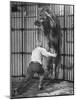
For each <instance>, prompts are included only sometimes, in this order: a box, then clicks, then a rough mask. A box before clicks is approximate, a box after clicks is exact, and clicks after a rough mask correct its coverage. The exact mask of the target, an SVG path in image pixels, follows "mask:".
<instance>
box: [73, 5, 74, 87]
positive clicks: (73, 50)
mask: <svg viewBox="0 0 76 100" xmlns="http://www.w3.org/2000/svg"><path fill="white" fill-rule="evenodd" d="M73 81H74V5H73ZM73 86H74V85H73Z"/></svg>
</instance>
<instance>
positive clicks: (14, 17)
mask: <svg viewBox="0 0 76 100" xmlns="http://www.w3.org/2000/svg"><path fill="white" fill-rule="evenodd" d="M36 17H37V16H24V19H25V18H36ZM11 18H13V19H16V18H19V19H21V18H23V17H19V16H11Z"/></svg>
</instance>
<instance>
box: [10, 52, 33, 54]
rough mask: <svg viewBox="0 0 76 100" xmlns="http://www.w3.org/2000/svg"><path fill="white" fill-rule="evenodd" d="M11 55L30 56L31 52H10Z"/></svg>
mask: <svg viewBox="0 0 76 100" xmlns="http://www.w3.org/2000/svg"><path fill="white" fill-rule="evenodd" d="M11 54H32V53H31V52H11Z"/></svg>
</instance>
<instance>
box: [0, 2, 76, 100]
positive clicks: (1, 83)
mask: <svg viewBox="0 0 76 100" xmlns="http://www.w3.org/2000/svg"><path fill="white" fill-rule="evenodd" d="M12 1H25V2H45V3H57V4H72V5H75V6H76V0H12ZM75 9H76V7H75ZM75 18H76V10H75ZM74 24H76V20H75V23H74ZM75 32H76V27H75ZM75 32H74V33H75ZM74 36H75V37H74V38H75V40H76V35H75V34H74ZM74 44H75V45H76V42H75V43H74ZM74 48H75V49H76V46H75V47H74ZM75 61H76V56H75ZM75 61H74V62H75ZM74 69H75V71H76V68H75V65H74ZM75 71H74V73H75ZM74 76H76V75H74ZM9 87H10V0H1V1H0V99H1V100H7V99H9V93H10V91H9ZM75 89H76V87H75ZM75 97H76V96H75V95H74V96H56V97H45V98H44V97H43V98H30V99H32V100H33V99H42V100H43V99H47V100H50V99H53V100H64V99H69V100H72V99H73V100H74V99H75Z"/></svg>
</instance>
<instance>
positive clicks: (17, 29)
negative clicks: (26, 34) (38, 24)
mask: <svg viewBox="0 0 76 100" xmlns="http://www.w3.org/2000/svg"><path fill="white" fill-rule="evenodd" d="M22 30H24V31H35V30H38V28H27V29H26V28H11V31H22Z"/></svg>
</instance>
